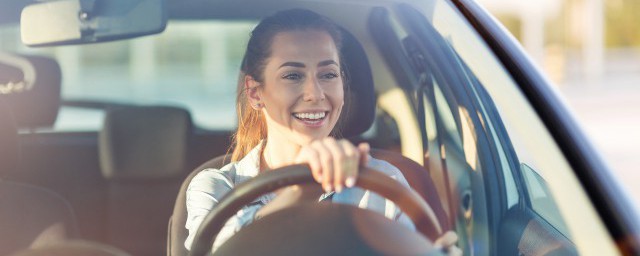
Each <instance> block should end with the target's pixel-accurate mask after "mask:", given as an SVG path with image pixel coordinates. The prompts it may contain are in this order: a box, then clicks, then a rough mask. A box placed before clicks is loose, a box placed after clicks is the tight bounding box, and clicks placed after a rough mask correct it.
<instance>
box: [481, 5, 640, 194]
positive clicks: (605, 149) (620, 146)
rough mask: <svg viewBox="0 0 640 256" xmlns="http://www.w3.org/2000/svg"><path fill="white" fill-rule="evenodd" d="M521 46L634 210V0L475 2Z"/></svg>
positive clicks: (637, 184) (638, 34) (639, 69)
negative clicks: (623, 187) (626, 192)
mask: <svg viewBox="0 0 640 256" xmlns="http://www.w3.org/2000/svg"><path fill="white" fill-rule="evenodd" d="M477 1H478V2H479V3H480V4H481V5H483V6H484V7H485V8H486V9H487V10H488V11H489V12H491V13H492V14H493V15H494V16H495V17H496V18H497V19H498V20H499V21H500V22H501V23H502V24H504V26H505V27H506V28H507V29H508V30H509V31H511V33H512V34H513V35H514V37H515V38H516V39H517V40H519V41H520V43H522V45H523V47H524V48H525V50H526V51H527V52H528V53H529V54H530V56H531V58H532V60H533V61H534V62H535V63H536V64H537V65H538V67H539V68H540V69H541V70H543V71H544V72H545V73H546V74H547V77H548V78H549V79H550V80H551V81H552V82H553V83H554V84H555V85H556V89H557V90H558V92H559V93H560V94H561V96H562V97H563V98H564V100H565V103H566V105H568V107H569V108H570V109H571V111H572V112H573V114H574V117H575V118H576V119H577V121H578V122H579V123H581V125H582V128H583V129H584V132H585V133H586V134H587V135H588V136H589V137H590V138H591V142H592V143H593V144H595V146H596V148H597V149H598V150H599V151H600V153H601V155H602V156H603V158H604V159H605V161H606V162H608V164H609V167H610V168H611V169H612V170H613V171H614V172H615V173H616V174H617V178H618V179H619V180H620V181H621V182H622V183H623V184H624V185H626V189H627V190H629V191H630V192H631V193H632V195H633V198H632V199H633V200H634V201H635V202H636V205H640V170H638V166H640V18H639V17H640V16H639V15H638V13H640V0H538V1H513V0H477Z"/></svg>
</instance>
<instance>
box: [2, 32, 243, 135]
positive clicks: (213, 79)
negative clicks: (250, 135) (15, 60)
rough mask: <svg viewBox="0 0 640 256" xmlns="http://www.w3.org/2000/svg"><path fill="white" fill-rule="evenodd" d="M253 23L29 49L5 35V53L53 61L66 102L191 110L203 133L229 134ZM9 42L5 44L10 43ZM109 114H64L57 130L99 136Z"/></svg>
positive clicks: (13, 36)
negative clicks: (96, 132) (57, 66)
mask: <svg viewBox="0 0 640 256" xmlns="http://www.w3.org/2000/svg"><path fill="white" fill-rule="evenodd" d="M254 25H255V22H249V21H232V22H212V21H179V22H171V23H169V24H168V25H167V28H166V30H165V31H164V32H163V33H160V34H158V35H152V36H146V37H140V38H136V39H132V40H123V41H114V42H107V43H99V44H88V45H79V46H64V47H49V48H34V49H27V48H25V47H24V46H21V44H20V43H16V42H15V41H16V40H18V41H17V42H19V31H18V30H17V29H16V30H15V31H13V30H8V29H4V30H3V31H0V33H2V40H0V43H1V44H2V47H3V50H8V51H14V52H19V53H27V54H28V53H31V54H39V55H48V56H52V57H54V58H56V59H57V61H58V62H59V64H60V66H61V68H62V71H63V85H62V98H63V99H66V100H82V101H99V102H106V103H110V102H112V103H122V104H134V105H174V106H179V107H184V108H187V109H188V110H189V111H190V112H191V115H192V116H193V120H194V122H195V123H196V125H197V126H198V127H200V128H206V129H219V130H231V129H233V128H234V127H235V125H236V116H235V98H236V97H235V95H236V85H237V79H238V72H239V69H240V63H241V61H242V57H243V54H244V50H245V47H246V41H247V40H248V35H249V33H250V31H251V29H252V28H253V26H254ZM5 35H7V37H5ZM103 112H104V111H102V110H98V109H79V108H77V107H65V106H63V107H62V108H61V110H60V114H59V118H58V120H57V122H56V124H55V127H54V129H55V130H65V131H66V130H98V129H100V127H101V125H102V116H103V115H104V113H103Z"/></svg>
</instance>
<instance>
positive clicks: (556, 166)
mask: <svg viewBox="0 0 640 256" xmlns="http://www.w3.org/2000/svg"><path fill="white" fill-rule="evenodd" d="M426 10H429V12H427V13H425V15H426V16H427V19H428V20H430V21H431V22H432V24H433V26H434V27H435V28H436V30H437V31H438V32H439V33H440V34H441V35H442V37H444V38H447V40H448V41H449V43H450V45H451V47H452V49H453V50H454V51H455V52H456V53H457V54H458V55H459V56H460V59H461V61H462V62H463V63H465V64H466V65H468V67H469V70H470V71H471V72H472V73H473V74H474V76H475V77H477V79H478V81H479V83H480V84H482V85H484V86H485V88H486V91H487V94H488V96H489V97H491V99H492V100H493V101H494V104H495V106H496V108H497V114H498V115H499V116H500V118H501V119H502V121H503V123H504V126H505V129H506V133H507V134H508V136H509V138H510V140H511V142H512V144H513V148H514V150H515V153H516V155H517V157H518V159H519V161H520V162H522V163H527V165H528V166H530V167H531V169H534V170H536V172H535V173H536V175H538V176H539V177H540V178H541V180H544V181H545V183H546V186H544V187H545V188H546V190H545V189H538V190H535V191H538V192H539V191H544V192H545V195H547V197H548V198H552V199H553V201H554V202H555V203H556V205H557V210H558V213H559V215H558V216H561V217H562V221H560V223H562V222H564V223H565V224H566V229H564V230H563V229H562V225H559V224H557V223H556V224H557V226H555V228H557V229H558V230H561V232H562V231H564V232H566V233H565V235H566V236H570V237H572V241H573V242H574V243H575V244H576V246H577V248H580V249H585V248H587V250H589V253H592V254H594V255H596V254H597V255H615V254H616V249H615V243H614V242H613V240H612V239H611V237H610V236H609V235H608V232H607V231H606V228H605V227H604V225H603V223H602V221H601V220H600V218H599V216H598V214H597V213H596V211H595V208H594V205H593V204H591V202H590V200H589V198H588V196H587V195H586V193H585V190H584V188H583V187H582V186H581V184H580V182H579V181H578V179H577V178H576V176H575V171H574V170H573V169H572V168H571V166H570V165H569V164H568V162H567V160H566V159H565V157H564V155H563V153H562V152H561V151H560V149H559V147H558V145H557V144H556V142H555V140H554V139H553V136H551V134H550V132H549V130H548V129H547V128H546V127H545V124H544V123H543V122H542V121H541V119H540V118H539V117H538V115H537V112H536V110H535V106H532V105H531V104H530V103H529V102H528V100H527V99H526V97H525V96H524V95H523V93H522V92H521V91H520V90H519V85H518V84H517V83H516V82H515V81H514V80H513V79H512V78H511V76H510V75H509V73H508V72H507V71H506V70H505V68H504V67H503V66H502V64H501V63H500V62H499V60H498V59H497V58H496V57H495V56H494V55H493V53H492V51H491V50H490V49H489V48H488V47H487V45H486V44H485V43H484V41H483V39H482V38H481V37H480V36H479V35H478V33H477V32H476V31H475V29H474V28H473V27H472V26H471V25H470V24H469V23H468V22H467V21H466V20H465V19H462V18H460V17H461V16H462V15H461V14H460V13H458V12H457V11H456V10H455V7H453V6H452V5H451V4H450V3H449V2H445V1H435V2H433V4H432V5H430V6H429V7H428V8H427V9H426ZM521 171H522V172H524V173H525V174H523V175H531V174H526V173H527V172H528V171H524V170H521ZM528 179H529V180H530V181H529V182H527V186H529V185H534V186H535V184H538V185H540V184H543V183H541V182H531V181H536V179H531V178H528ZM539 180H540V179H538V180H537V181H539ZM527 189H529V188H527ZM537 208H538V209H543V208H545V207H540V204H538V207H537ZM546 215H547V218H548V219H551V218H550V217H549V216H551V215H552V214H548V213H547V214H546ZM584 223H589V225H584ZM552 225H553V223H552ZM594 241H597V242H594Z"/></svg>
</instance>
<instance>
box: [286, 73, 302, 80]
mask: <svg viewBox="0 0 640 256" xmlns="http://www.w3.org/2000/svg"><path fill="white" fill-rule="evenodd" d="M282 78H284V79H287V80H300V79H301V78H302V75H300V74H298V73H287V74H284V75H283V76H282Z"/></svg>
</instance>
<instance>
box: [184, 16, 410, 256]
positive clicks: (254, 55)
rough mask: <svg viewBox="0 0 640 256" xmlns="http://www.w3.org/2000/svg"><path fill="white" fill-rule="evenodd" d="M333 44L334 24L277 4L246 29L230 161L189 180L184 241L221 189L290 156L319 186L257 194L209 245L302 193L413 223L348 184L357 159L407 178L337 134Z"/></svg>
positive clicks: (336, 47)
mask: <svg viewBox="0 0 640 256" xmlns="http://www.w3.org/2000/svg"><path fill="white" fill-rule="evenodd" d="M340 46H341V36H340V31H339V30H338V28H337V27H336V25H335V24H333V23H332V22H330V21H329V20H328V19H326V18H324V17H322V16H320V15H318V14H316V13H314V12H311V11H307V10H300V9H295V10H288V11H282V12H279V13H277V14H275V15H273V16H270V17H267V18H265V19H264V20H262V21H261V22H260V24H258V26H257V27H256V28H255V29H254V30H253V32H252V34H251V38H250V40H249V43H248V46H247V52H246V55H245V59H244V62H243V66H242V73H243V74H245V75H244V77H243V78H242V79H241V80H242V82H241V83H240V84H239V90H238V98H237V109H238V118H239V120H240V124H239V126H238V130H237V132H236V134H235V136H234V151H233V154H232V163H230V164H228V165H226V166H224V167H222V168H221V169H219V170H217V169H206V170H203V171H202V172H200V173H199V174H198V175H196V176H195V177H194V179H193V180H192V181H191V183H190V185H189V187H188V189H187V210H188V218H187V223H186V228H187V229H188V230H189V237H188V238H187V240H186V241H185V246H186V247H187V249H190V247H191V243H192V241H193V237H194V235H195V233H196V231H197V230H198V227H199V225H200V223H201V222H202V220H203V218H204V217H205V216H206V215H207V213H208V212H209V211H211V209H212V208H213V207H215V206H216V204H217V203H218V200H219V199H221V198H222V196H224V195H225V194H226V193H227V192H229V191H230V190H231V189H233V188H234V187H235V186H237V185H238V184H240V183H242V182H244V181H246V180H248V179H250V178H252V177H254V176H256V175H257V174H258V173H260V172H265V171H269V170H271V169H275V168H278V167H282V166H286V165H290V164H296V163H308V164H309V166H310V167H311V170H312V174H313V177H314V179H315V180H316V181H317V182H318V183H320V184H321V185H322V188H323V189H324V193H323V191H320V190H319V189H318V186H291V187H288V188H284V189H281V190H280V191H277V192H275V193H271V194H267V195H264V196H262V197H261V198H259V199H258V200H256V201H254V202H253V203H251V204H249V205H247V206H245V207H244V208H243V209H242V210H241V211H239V212H238V214H236V215H235V216H234V217H233V218H231V219H230V220H229V221H228V222H227V223H226V224H225V226H224V228H223V229H222V230H221V232H220V234H219V235H218V237H217V239H216V241H215V244H214V246H213V247H214V250H215V249H216V248H217V247H218V246H220V244H221V243H222V242H224V241H226V240H227V239H228V238H229V237H230V236H231V235H233V234H234V233H235V232H237V231H238V230H239V229H240V228H241V227H243V226H245V225H247V224H249V223H250V222H251V221H252V220H253V219H255V218H259V217H261V216H264V215H266V214H269V213H271V212H274V211H276V210H278V209H281V208H283V207H286V206H288V205H291V204H294V203H296V202H300V201H304V200H314V201H323V200H331V201H333V202H338V203H346V204H352V205H357V206H360V207H362V208H367V209H370V210H374V211H378V212H380V213H382V214H384V215H385V216H387V217H388V218H391V219H395V220H398V221H400V222H401V223H403V224H405V225H407V226H408V227H410V228H413V224H412V223H411V222H410V220H409V219H408V218H407V216H405V215H404V214H402V213H401V212H400V210H399V209H397V208H396V207H395V205H393V204H392V203H390V202H388V201H386V200H385V199H384V198H381V197H380V196H378V195H376V194H371V193H370V192H369V191H364V190H362V189H359V188H351V187H352V186H353V185H354V183H355V180H356V178H357V176H358V166H359V165H362V164H364V165H367V166H369V167H371V168H373V169H377V170H380V171H382V172H385V173H387V174H388V175H389V176H391V177H393V178H395V179H397V180H398V181H400V182H401V183H402V184H404V185H406V186H408V184H407V181H406V180H405V179H404V177H403V176H402V174H401V173H400V171H399V170H398V169H397V168H395V167H394V166H392V165H391V164H389V163H387V162H384V161H382V160H377V159H373V158H371V157H369V145H368V144H366V143H363V144H360V145H358V146H357V147H356V146H354V145H352V144H351V143H350V142H348V141H347V140H344V139H338V138H337V137H338V136H337V134H338V131H337V129H335V128H336V123H337V122H338V118H339V117H340V113H341V111H342V108H343V106H344V105H345V102H344V99H345V97H344V94H345V86H346V84H345V81H344V76H343V72H342V67H341V61H340Z"/></svg>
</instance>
